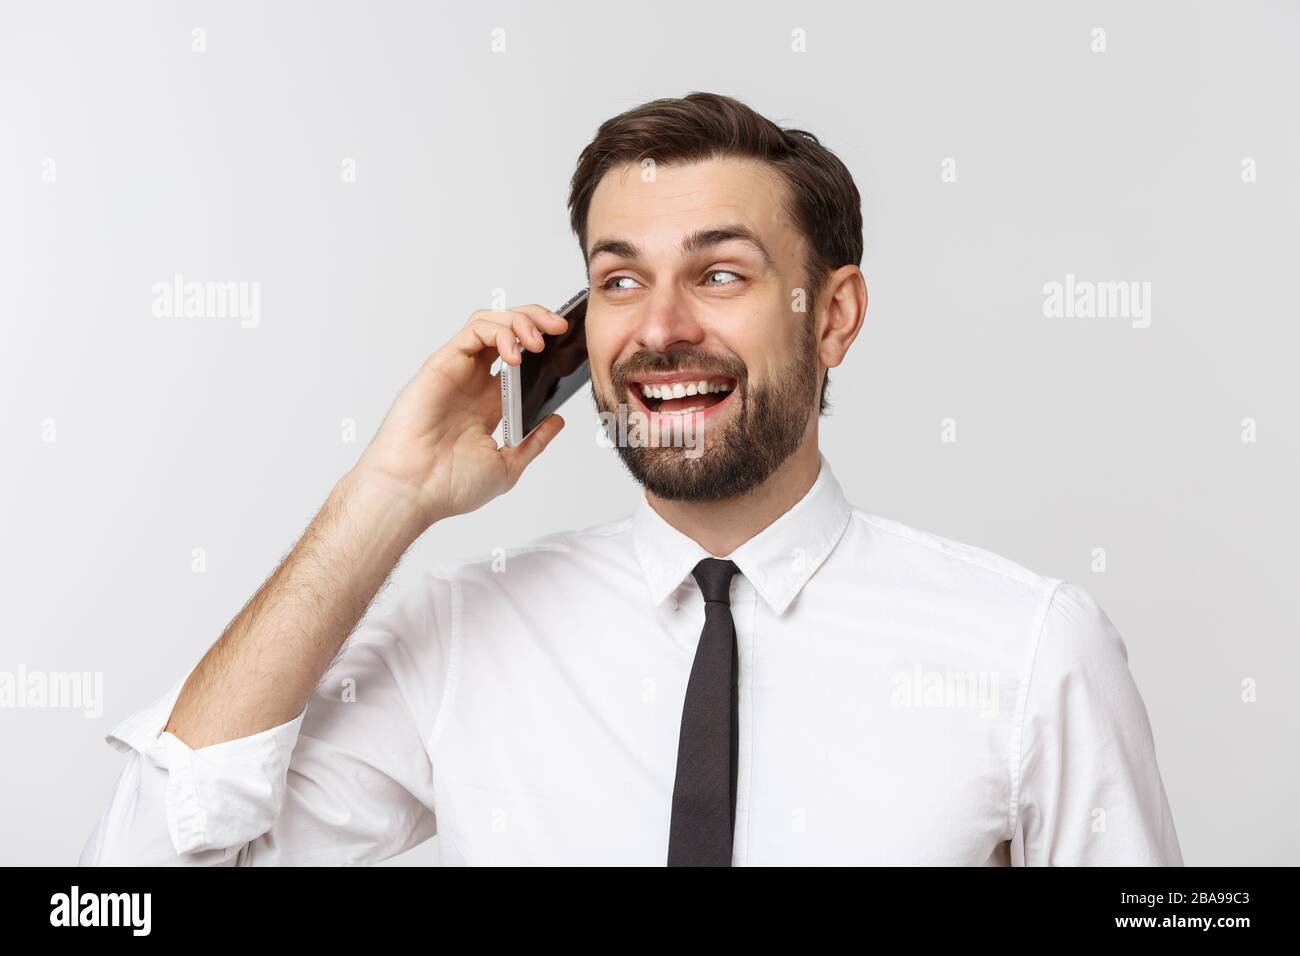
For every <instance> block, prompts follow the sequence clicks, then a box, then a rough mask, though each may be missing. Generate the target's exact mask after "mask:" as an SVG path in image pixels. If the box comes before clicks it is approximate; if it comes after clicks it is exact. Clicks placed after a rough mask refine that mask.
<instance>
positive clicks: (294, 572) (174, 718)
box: [166, 471, 425, 749]
mask: <svg viewBox="0 0 1300 956" xmlns="http://www.w3.org/2000/svg"><path fill="white" fill-rule="evenodd" d="M424 528H425V521H424V518H423V517H422V516H421V515H420V513H419V511H418V510H417V509H416V508H415V507H414V506H413V504H412V503H411V502H410V500H409V499H408V498H407V497H406V496H404V495H403V494H401V493H400V491H399V490H398V489H397V488H396V487H395V486H394V485H392V484H389V483H387V482H386V480H385V479H384V478H383V477H382V476H378V475H374V474H371V473H368V472H366V473H363V472H358V471H352V472H349V473H348V474H347V475H345V476H344V477H343V478H342V479H341V480H340V481H339V482H338V484H336V485H335V486H334V488H333V490H332V491H331V492H330V495H329V497H328V498H327V499H326V500H325V503H324V505H323V506H322V507H321V509H320V511H319V512H318V513H317V515H316V517H315V518H314V519H313V520H312V523H311V525H310V526H309V527H308V529H307V531H306V532H305V533H304V534H303V536H302V538H301V539H300V540H299V541H298V543H297V544H296V545H295V546H294V548H293V550H292V551H291V552H290V553H289V554H288V556H287V557H286V558H285V559H284V560H283V561H282V562H281V563H280V566H279V567H278V568H277V569H276V571H275V573H274V574H272V575H271V577H270V578H268V579H267V581H266V583H265V584H263V585H262V587H261V588H260V589H259V590H258V591H257V593H256V594H255V595H253V597H252V599H251V600H250V601H249V602H248V603H247V604H246V605H245V606H244V608H243V610H242V611H241V612H240V613H239V615H238V616H237V617H236V618H235V620H234V621H232V622H231V624H230V626H229V627H227V628H226V631H225V633H224V634H222V636H221V638H220V639H219V640H218V641H217V642H216V643H215V644H214V645H213V646H212V648H211V649H210V650H209V651H208V653H207V654H206V655H205V656H204V657H203V659H202V660H201V661H200V662H199V665H198V666H197V667H196V668H195V669H194V672H193V674H191V676H190V678H189V680H188V681H187V682H186V684H185V686H184V688H183V689H182V690H181V694H180V696H179V697H178V698H177V701H176V706H175V707H174V708H173V710H172V714H171V718H170V720H169V721H168V724H167V727H166V730H167V731H170V732H171V733H172V734H173V735H175V736H176V737H178V738H179V739H180V740H182V741H183V742H184V743H185V744H186V745H187V746H189V747H191V748H194V749H198V748H200V747H206V746H208V745H210V744H215V743H220V742H222V741H226V740H233V739H236V738H239V737H246V736H248V735H250V734H255V733H258V732H260V731H263V730H266V729H268V728H271V727H275V726H278V725H279V724H282V723H284V722H286V721H288V720H291V719H293V718H294V717H295V716H297V715H298V714H299V713H301V712H302V709H303V708H304V707H305V706H306V705H307V701H308V699H309V698H310V697H311V694H312V691H313V690H314V689H315V687H316V684H317V683H318V682H319V680H320V678H321V675H322V674H324V673H325V669H326V668H327V667H328V666H329V665H330V662H331V661H332V660H333V659H334V657H335V655H336V654H337V653H338V651H339V648H340V647H341V646H342V644H343V641H344V640H345V639H346V638H347V636H348V635H349V634H351V633H352V630H353V629H354V628H355V627H356V625H357V622H358V621H360V619H361V617H362V615H363V614H364V613H365V611H366V609H367V608H368V607H369V606H370V602H371V601H372V600H373V599H374V597H375V595H376V594H377V593H378V591H379V588H380V587H381V586H382V585H383V583H384V581H385V580H386V579H387V578H388V575H389V574H390V573H391V572H392V570H393V568H394V567H395V566H396V565H397V562H398V560H399V559H400V558H401V556H402V555H403V554H404V553H405V551H406V549H407V548H408V547H410V545H411V543H412V542H413V541H414V540H415V539H416V538H417V537H419V535H420V534H421V533H422V532H423V530H424Z"/></svg>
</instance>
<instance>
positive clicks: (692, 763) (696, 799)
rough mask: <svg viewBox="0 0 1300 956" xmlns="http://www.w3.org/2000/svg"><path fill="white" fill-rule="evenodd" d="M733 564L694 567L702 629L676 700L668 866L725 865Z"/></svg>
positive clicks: (733, 745)
mask: <svg viewBox="0 0 1300 956" xmlns="http://www.w3.org/2000/svg"><path fill="white" fill-rule="evenodd" d="M739 570H740V569H739V568H737V567H736V565H735V564H734V563H732V562H731V561H722V560H720V559H718V558H705V559H704V560H703V561H701V562H700V563H699V564H697V565H696V566H695V571H694V572H693V573H694V575H695V580H696V582H697V583H698V584H699V585H700V593H702V594H703V595H704V630H703V632H702V633H701V634H700V643H699V646H698V647H697V648H696V649H695V663H694V664H692V665H691V677H690V681H689V682H688V683H687V685H686V702H685V703H684V704H683V705H682V731H681V738H680V739H679V741H678V744H677V780H676V782H675V783H674V784H673V813H672V823H671V826H670V828H669V835H668V865H669V866H731V838H732V833H733V831H734V829H735V826H736V762H737V754H738V752H739V749H740V746H739V742H740V734H739V723H740V720H739V710H738V706H737V701H738V700H739V696H738V694H737V683H736V678H737V672H738V671H739V670H740V667H739V660H738V658H737V652H736V626H735V623H734V622H733V621H732V620H731V579H732V577H733V576H734V575H735V574H736V572H737V571H739Z"/></svg>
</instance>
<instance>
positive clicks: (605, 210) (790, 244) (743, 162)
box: [587, 157, 799, 261]
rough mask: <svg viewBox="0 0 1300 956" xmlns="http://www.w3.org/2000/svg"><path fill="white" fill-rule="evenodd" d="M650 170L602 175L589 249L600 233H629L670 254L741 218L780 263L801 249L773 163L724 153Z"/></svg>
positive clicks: (650, 250) (651, 249)
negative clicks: (701, 233) (693, 236)
mask: <svg viewBox="0 0 1300 956" xmlns="http://www.w3.org/2000/svg"><path fill="white" fill-rule="evenodd" d="M653 171H654V178H653V180H652V181H646V179H647V178H648V176H647V174H646V173H645V172H643V169H642V167H641V166H639V165H636V164H632V163H626V164H623V165H621V166H616V167H614V168H613V169H611V170H610V171H609V172H607V173H606V174H605V175H604V177H603V178H602V179H601V181H600V182H599V183H598V184H597V185H596V189H595V192H593V193H592V197H591V205H590V207H589V208H588V212H587V249H588V251H589V250H590V249H591V247H592V245H593V244H594V243H595V242H597V241H600V240H602V239H627V240H630V241H632V242H633V243H635V244H636V245H638V246H640V247H641V248H642V249H644V250H646V252H647V254H650V255H655V254H664V253H670V252H673V251H675V250H676V248H677V244H678V243H679V242H680V240H681V239H682V237H683V236H686V235H688V234H690V233H691V232H694V231H695V230H697V229H700V228H707V227H713V226H721V225H730V224H738V225H743V226H748V227H749V228H750V229H752V230H753V231H754V232H755V233H757V234H759V235H760V236H762V237H763V240H764V245H766V246H767V247H768V249H769V250H771V252H772V255H773V256H774V257H776V259H777V260H778V261H781V260H782V259H783V258H784V257H786V256H793V255H795V254H796V253H797V250H798V241H799V237H798V235H797V233H796V231H795V229H794V227H793V225H792V223H791V222H790V220H789V217H788V216H787V215H786V213H785V210H784V208H783V206H782V202H783V201H784V199H785V197H786V196H787V186H786V183H785V180H784V179H782V178H781V175H780V174H779V173H778V172H776V170H774V169H772V168H771V167H770V166H767V165H766V164H764V163H760V162H757V161H755V160H749V159H742V158H736V157H724V158H714V159H708V160H703V161H701V162H697V163H687V164H671V165H657V166H656V167H654V170H653ZM786 261H789V260H788V259H787V260H786Z"/></svg>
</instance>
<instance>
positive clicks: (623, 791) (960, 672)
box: [81, 457, 1182, 866]
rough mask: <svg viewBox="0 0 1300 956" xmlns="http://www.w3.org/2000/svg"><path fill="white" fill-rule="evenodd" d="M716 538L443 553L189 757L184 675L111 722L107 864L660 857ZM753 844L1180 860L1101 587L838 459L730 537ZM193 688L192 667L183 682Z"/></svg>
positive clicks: (746, 816) (744, 812) (745, 826)
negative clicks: (1099, 596)
mask: <svg viewBox="0 0 1300 956" xmlns="http://www.w3.org/2000/svg"><path fill="white" fill-rule="evenodd" d="M709 556H710V555H709V554H708V553H707V552H706V551H705V550H704V549H703V548H702V547H701V546H700V545H699V544H697V543H696V542H695V541H693V540H692V539H690V538H688V537H687V536H686V535H684V534H682V533H681V532H679V531H677V530H676V529H674V528H673V527H672V526H671V525H669V524H668V523H667V522H665V521H664V520H663V519H662V518H660V517H659V516H658V514H657V513H656V512H655V511H654V510H653V508H651V507H650V505H649V504H648V503H647V502H646V501H645V500H644V498H643V499H642V501H641V503H640V504H639V505H638V507H637V509H636V511H635V513H634V514H633V515H631V516H630V517H627V518H624V519H621V520H619V521H615V522H611V523H608V524H604V525H600V526H596V527H592V528H587V529H584V530H580V531H572V532H565V533H559V534H553V535H548V536H546V537H543V538H540V539H538V540H536V541H534V542H533V543H531V544H530V545H528V546H526V547H523V548H519V549H516V550H513V551H510V552H507V553H506V555H505V557H504V559H501V558H497V559H493V558H490V557H489V558H484V559H483V560H475V561H470V562H467V563H463V564H459V565H457V566H454V567H446V568H440V569H438V570H436V571H429V572H427V573H426V574H425V575H424V577H423V580H422V583H421V585H420V586H418V587H413V588H410V589H407V590H404V591H402V592H400V593H399V594H398V595H397V601H396V602H395V604H394V607H393V609H392V610H391V611H388V612H386V613H384V614H376V615H372V616H370V617H367V618H366V619H364V620H363V621H362V623H361V625H360V626H359V627H358V629H357V631H356V632H355V633H354V634H353V636H352V637H351V638H350V639H349V640H348V642H347V643H345V644H344V646H343V649H342V651H341V653H340V654H339V656H338V657H337V658H336V659H335V661H334V663H333V664H332V665H331V666H330V668H329V669H328V670H327V671H326V673H325V675H324V676H323V678H322V680H321V682H320V684H319V685H318V687H317V689H316V691H315V693H314V695H313V696H312V698H311V700H310V701H309V703H308V704H307V706H306V707H305V708H304V710H303V712H302V713H300V714H299V715H298V716H297V717H296V718H294V719H293V720H291V721H289V722H287V723H285V724H282V725H280V726H279V727H274V728H271V729H268V730H265V731H263V732H261V733H258V734H253V735H251V736H249V737H244V738H241V739H238V740H231V741H227V742H224V743H219V744H214V745H211V746H207V747H202V748H199V749H198V750H192V749H190V748H189V747H188V746H186V745H185V744H184V743H182V742H181V741H180V740H179V739H178V738H177V737H175V736H173V735H172V734H170V733H162V728H163V727H164V726H166V723H167V720H168V717H169V716H170V713H171V709H172V706H173V704H174V703H175V700H176V698H177V696H178V695H179V693H180V689H181V686H182V685H183V684H184V678H182V679H181V680H179V681H178V682H177V683H176V684H175V686H173V687H172V689H171V690H170V692H168V693H167V694H165V695H164V696H163V697H161V698H160V699H159V700H158V701H156V702H155V703H154V704H152V705H151V706H148V707H146V708H144V709H143V710H141V711H139V712H137V713H136V714H134V715H132V716H130V717H128V718H127V719H126V720H124V721H122V722H121V723H120V724H119V725H118V726H117V727H116V728H115V729H114V730H113V732H112V733H111V734H109V735H107V737H106V739H107V740H108V742H109V743H111V744H112V745H113V746H115V747H116V748H118V749H119V750H121V751H122V752H124V753H126V754H128V758H127V760H128V762H127V765H126V767H125V769H124V771H123V773H122V775H121V777H120V778H119V780H118V782H117V786H116V790H115V792H114V794H113V795H112V798H111V800H110V802H109V804H108V806H107V808H106V809H105V810H104V813H103V816H102V818H101V820H100V822H99V824H98V826H97V828H96V830H95V832H94V833H93V834H92V835H91V837H90V840H89V841H88V843H87V844H86V848H85V850H84V851H83V853H82V857H81V863H82V864H197V865H212V864H226V865H235V864H239V865H273V864H306V863H321V864H360V863H373V862H376V861H379V860H382V859H385V858H387V857H390V856H392V855H394V854H397V853H400V852H402V851H404V850H406V849H409V848H410V847H412V846H415V845H416V844H417V843H420V842H421V841H423V840H426V839H428V838H429V837H432V836H433V835H434V834H435V833H436V834H437V836H438V838H439V839H438V853H439V857H440V860H441V862H442V863H443V864H447V865H456V864H543V865H546V864H636V865H652V866H662V865H664V863H665V861H666V858H667V850H668V832H669V814H670V811H671V807H672V793H673V781H674V776H675V771H676V753H677V741H678V733H679V729H680V721H681V712H682V701H683V697H684V694H685V691H686V683H687V678H688V677H689V675H690V670H691V663H692V660H693V656H694V653H695V646H696V643H697V642H698V640H699V636H700V631H701V629H702V627H703V624H704V606H703V602H702V600H701V596H700V592H699V589H698V587H697V586H696V584H695V580H694V578H693V577H692V576H691V570H692V569H693V568H694V566H695V565H696V563H697V562H699V561H700V560H701V559H703V558H706V557H709ZM728 557H729V558H730V559H731V560H732V561H734V562H735V563H736V564H737V566H738V567H739V568H740V572H741V573H740V574H738V575H736V577H735V578H734V580H733V582H732V591H731V609H732V615H733V617H734V620H735V624H736V634H737V640H738V645H739V659H740V674H739V688H740V691H739V693H740V705H739V706H740V759H739V774H738V776H739V781H738V788H737V789H738V793H737V803H736V825H735V841H734V851H733V863H734V864H735V865H737V866H744V865H749V866H755V865H758V866H762V865H778V864H956V865H1046V864H1054V865H1062V864H1064V865H1075V864H1087V865H1092V864H1135V865H1181V864H1182V857H1181V854H1180V851H1179V847H1178V839H1177V836H1176V833H1175V830H1174V822H1173V818H1172V816H1171V814H1170V810H1169V805H1168V801H1167V799H1166V796H1165V791H1164V787H1163V784H1162V782H1161V779H1160V774H1159V771H1158V769H1157V765H1156V756H1155V748H1154V743H1153V740H1152V735H1151V728H1150V724H1149V723H1148V720H1147V715H1146V712H1145V709H1144V706H1143V702H1142V699H1141V697H1140V696H1139V694H1138V689H1137V687H1136V686H1135V684H1134V682H1133V678H1132V676H1131V675H1130V672H1129V669H1128V664H1127V652H1126V650H1125V645H1124V642H1123V640H1122V638H1121V637H1120V634H1119V633H1118V632H1117V631H1116V629H1115V627H1114V625H1113V624H1112V623H1111V621H1110V619H1109V618H1108V617H1107V616H1106V614H1105V612H1103V611H1102V609H1101V608H1100V607H1099V606H1098V605H1097V602H1096V601H1095V600H1093V598H1092V597H1091V596H1090V595H1089V594H1088V592H1086V591H1084V590H1082V589H1081V588H1079V587H1077V586H1074V585H1072V584H1069V583H1066V582H1063V581H1061V580H1059V579H1053V578H1046V577H1042V576H1040V575H1038V574H1035V573H1033V572H1031V571H1028V570H1026V569H1025V568H1023V567H1021V566H1020V565H1018V564H1015V563H1013V562H1011V561H1009V560H1007V559H1006V558H1002V557H999V556H998V555H995V554H992V553H990V552H988V551H985V550H981V549H979V548H976V547H972V546H969V545H965V544H961V543H958V542H955V541H951V540H948V539H946V538H941V537H938V536H936V535H933V534H928V533H925V532H923V531H919V530H916V529H914V528H911V527H908V526H905V525H903V524H901V523H899V522H896V521H892V520H889V519H887V518H883V517H879V516H876V515H873V514H869V513H866V512H864V511H861V510H859V509H857V508H854V507H853V506H852V505H851V504H850V503H849V502H848V501H847V500H846V498H845V496H844V494H843V492H842V491H841V488H840V486H839V484H838V482H837V481H836V480H835V477H834V476H833V474H832V473H831V469H830V466H829V465H828V464H827V462H826V460H825V458H824V457H823V458H822V462H821V472H820V475H819V477H818V478H817V481H816V483H815V484H814V485H813V487H812V488H811V489H810V490H809V491H808V493H807V494H806V495H805V496H804V497H803V499H802V500H800V501H799V502H798V503H797V504H796V505H795V506H794V507H793V508H791V509H790V510H789V511H788V512H786V513H785V514H784V515H782V516H781V517H780V518H779V519H777V520H776V521H775V522H773V523H772V524H771V525H769V526H768V527H767V528H766V529H764V530H763V531H762V532H761V533H759V534H758V535H756V536H755V537H753V538H752V539H750V540H749V541H747V542H746V543H745V544H743V545H742V546H741V547H739V548H737V549H736V550H735V552H734V553H732V554H731V555H728ZM186 676H188V675H186Z"/></svg>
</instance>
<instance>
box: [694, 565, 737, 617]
mask: <svg viewBox="0 0 1300 956" xmlns="http://www.w3.org/2000/svg"><path fill="white" fill-rule="evenodd" d="M739 570H740V568H738V567H736V563H735V562H734V561H724V560H722V559H721V558H705V559H704V560H703V561H701V562H700V563H699V564H697V565H696V566H695V570H694V571H692V572H691V573H692V574H693V575H695V583H697V584H698V585H699V586H700V593H701V594H703V595H704V600H705V601H718V602H720V603H722V604H726V605H728V606H730V605H731V579H732V578H733V577H734V576H735V574H736V572H737V571H739Z"/></svg>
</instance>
